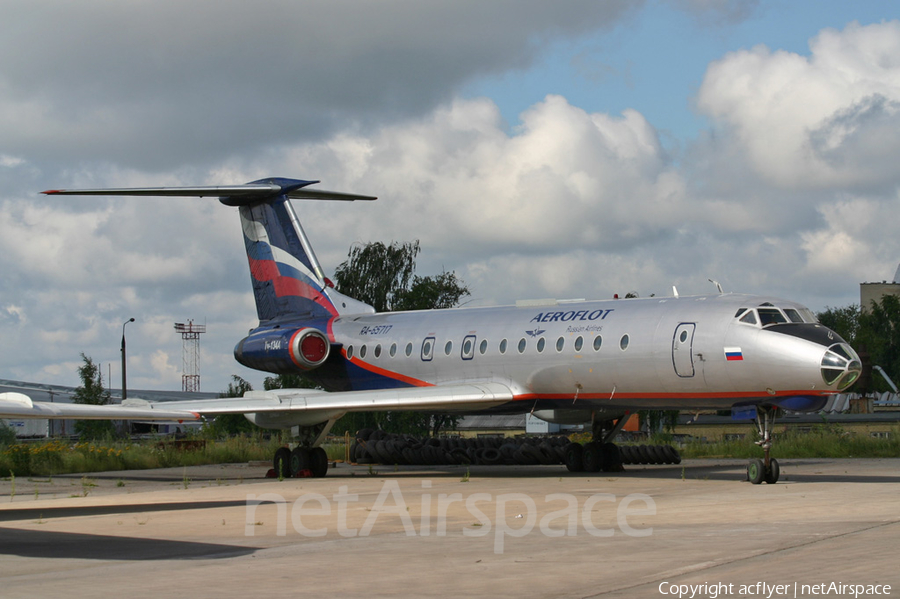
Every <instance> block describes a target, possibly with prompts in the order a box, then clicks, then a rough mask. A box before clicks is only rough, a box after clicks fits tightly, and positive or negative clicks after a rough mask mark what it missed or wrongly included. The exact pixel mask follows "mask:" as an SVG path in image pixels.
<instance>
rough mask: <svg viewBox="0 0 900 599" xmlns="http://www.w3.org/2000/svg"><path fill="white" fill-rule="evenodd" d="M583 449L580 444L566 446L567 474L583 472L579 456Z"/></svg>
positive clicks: (582, 463) (582, 464)
mask: <svg viewBox="0 0 900 599" xmlns="http://www.w3.org/2000/svg"><path fill="white" fill-rule="evenodd" d="M583 453H584V448H583V447H582V446H581V444H580V443H569V444H568V445H566V468H567V469H568V470H569V472H584V462H583V461H582V460H581V456H582V454H583Z"/></svg>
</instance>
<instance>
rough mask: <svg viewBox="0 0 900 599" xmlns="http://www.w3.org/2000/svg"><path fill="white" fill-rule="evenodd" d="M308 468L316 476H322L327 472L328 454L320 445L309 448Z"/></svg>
mask: <svg viewBox="0 0 900 599" xmlns="http://www.w3.org/2000/svg"><path fill="white" fill-rule="evenodd" d="M309 469H310V470H312V475H313V476H314V477H316V478H322V477H323V476H325V475H326V474H327V473H328V454H327V453H325V450H324V449H322V448H321V447H313V448H312V449H310V450H309Z"/></svg>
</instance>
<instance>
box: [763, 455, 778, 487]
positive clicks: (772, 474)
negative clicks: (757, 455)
mask: <svg viewBox="0 0 900 599" xmlns="http://www.w3.org/2000/svg"><path fill="white" fill-rule="evenodd" d="M780 475H781V467H780V466H779V465H778V460H776V459H775V458H769V468H768V469H767V470H766V484H769V485H774V484H775V483H777V482H778V477H779V476H780Z"/></svg>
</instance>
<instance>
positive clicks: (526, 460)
mask: <svg viewBox="0 0 900 599" xmlns="http://www.w3.org/2000/svg"><path fill="white" fill-rule="evenodd" d="M524 447H525V446H524V445H522V446H520V447H519V448H518V449H517V450H516V453H514V454H513V459H514V460H515V461H516V464H519V465H520V466H531V465H533V464H534V461H533V460H532V459H531V454H528V453H525V451H524Z"/></svg>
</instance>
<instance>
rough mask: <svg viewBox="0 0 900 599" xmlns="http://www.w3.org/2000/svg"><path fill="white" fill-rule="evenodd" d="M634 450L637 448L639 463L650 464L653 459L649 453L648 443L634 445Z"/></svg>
mask: <svg viewBox="0 0 900 599" xmlns="http://www.w3.org/2000/svg"><path fill="white" fill-rule="evenodd" d="M635 450H637V454H638V457H639V458H640V460H638V463H639V464H652V463H653V461H654V458H653V454H651V453H650V446H649V445H636V446H635Z"/></svg>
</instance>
